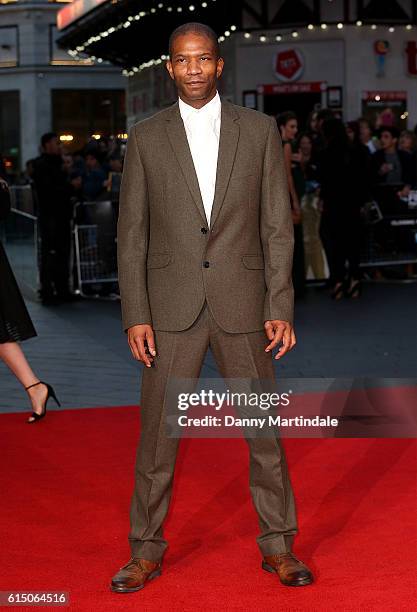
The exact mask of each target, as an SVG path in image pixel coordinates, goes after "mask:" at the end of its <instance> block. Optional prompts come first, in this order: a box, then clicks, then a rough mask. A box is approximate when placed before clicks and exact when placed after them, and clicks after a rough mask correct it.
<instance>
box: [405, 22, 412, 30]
mask: <svg viewBox="0 0 417 612" xmlns="http://www.w3.org/2000/svg"><path fill="white" fill-rule="evenodd" d="M405 29H406V30H412V29H413V26H412V25H411V23H409V24H408V25H406V26H405Z"/></svg>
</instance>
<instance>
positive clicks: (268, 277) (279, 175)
mask: <svg viewBox="0 0 417 612" xmlns="http://www.w3.org/2000/svg"><path fill="white" fill-rule="evenodd" d="M260 231H261V240H262V248H263V252H264V260H265V283H266V286H267V292H266V296H265V303H264V321H268V320H273V319H280V320H282V321H288V322H290V323H291V324H292V323H293V318H294V288H293V283H292V263H293V253H294V228H293V223H292V216H291V205H290V198H289V192H288V182H287V176H286V173H285V164H284V153H283V147H282V142H281V136H280V134H279V132H278V127H277V124H276V121H275V119H274V118H271V123H270V127H269V131H268V136H267V143H266V149H265V156H264V163H263V176H262V197H261V219H260Z"/></svg>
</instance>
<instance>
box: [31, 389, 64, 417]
mask: <svg viewBox="0 0 417 612" xmlns="http://www.w3.org/2000/svg"><path fill="white" fill-rule="evenodd" d="M36 385H46V387H47V389H48V395H47V396H46V400H45V404H44V407H43V410H42V412H41V413H40V414H38V413H37V412H32V414H31V415H30V417H29V419H30V418H31V417H33V421H29V419H28V420H27V421H26V423H29V424H31V423H36V421H40V420H41V419H43V417H44V416H45V414H46V404H47V403H48V400H49V398H50V397H53V398H54V400H55V401H56V403H57V404H58V406H61V404H60V403H59V400H58V398H57V396H56V395H55V391H54V389H53V387H51V385H49V384H48V383H46V382H44V381H43V380H40V381H39V382H37V383H33V385H29V386H28V387H25V390H26V391H27V390H28V389H30V388H31V387H36Z"/></svg>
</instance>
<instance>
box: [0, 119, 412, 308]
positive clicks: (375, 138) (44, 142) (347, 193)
mask: <svg viewBox="0 0 417 612" xmlns="http://www.w3.org/2000/svg"><path fill="white" fill-rule="evenodd" d="M276 119H277V123H278V127H279V130H280V133H281V136H282V143H283V151H284V156H285V166H286V171H287V178H288V186H289V191H290V197H291V206H292V215H293V224H294V235H295V248H294V265H293V282H294V288H295V295H296V297H301V296H302V295H303V294H304V292H305V284H306V278H307V276H309V277H310V278H311V277H313V278H316V279H324V278H326V276H328V279H327V283H326V285H327V286H328V287H329V288H330V295H331V296H332V297H333V298H334V299H340V298H341V297H343V296H347V297H352V298H357V297H359V296H360V295H361V291H362V285H361V270H360V255H361V242H362V240H363V229H364V215H365V213H366V208H367V205H368V204H369V203H371V202H372V201H376V202H377V203H378V205H379V207H380V208H381V210H382V211H383V213H386V214H392V213H395V212H401V210H405V209H406V206H405V205H404V202H405V201H406V200H407V196H408V193H409V192H410V190H415V189H417V157H416V156H417V146H416V142H417V139H416V130H415V131H414V132H412V131H410V130H404V131H402V132H400V131H399V130H398V129H397V128H396V127H395V126H394V125H392V122H391V124H390V125H380V127H379V128H378V129H375V127H374V126H372V125H371V123H370V122H369V121H368V120H367V119H365V118H360V119H358V120H357V121H349V122H347V123H343V122H342V120H341V119H340V118H338V117H337V116H335V115H334V113H333V112H332V111H331V110H330V109H321V110H318V111H314V112H312V113H311V114H310V116H309V118H308V121H307V124H306V129H305V130H304V131H299V122H298V118H297V115H296V114H295V113H294V112H291V111H288V112H284V113H281V114H279V115H278V116H277V118H276ZM40 149H41V153H40V155H39V157H37V158H36V159H31V160H29V161H28V162H27V164H26V171H25V173H24V176H23V182H26V183H29V184H31V185H32V187H33V194H34V201H35V211H36V215H37V217H38V226H39V234H40V245H41V248H40V257H39V268H40V298H41V300H42V303H44V304H54V303H56V302H62V301H70V300H73V299H74V294H73V293H72V292H71V290H70V287H71V282H70V266H69V257H70V251H71V221H72V219H73V218H74V207H75V204H76V203H79V202H91V201H100V200H113V201H117V199H118V192H119V189H120V181H121V176H122V171H123V156H124V149H125V143H124V142H121V141H118V140H110V139H106V138H100V139H99V140H95V139H91V141H89V142H88V143H87V144H86V146H85V147H84V148H83V150H82V151H80V152H78V153H70V152H68V151H66V150H65V148H64V147H63V146H62V143H61V142H60V140H59V138H58V136H57V134H55V133H53V132H49V133H47V134H44V135H43V136H42V138H41V143H40ZM3 170H4V169H3ZM0 172H1V168H0ZM3 174H4V175H5V173H4V172H3ZM4 178H5V176H4ZM21 182H22V181H21ZM382 235H383V232H382ZM414 246H415V245H414ZM326 263H327V268H328V272H327V270H326ZM409 273H411V274H412V273H413V269H411V271H410V270H409Z"/></svg>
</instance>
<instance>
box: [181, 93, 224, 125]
mask: <svg viewBox="0 0 417 612" xmlns="http://www.w3.org/2000/svg"><path fill="white" fill-rule="evenodd" d="M178 103H179V109H180V114H181V117H182V120H183V121H184V123H186V122H187V120H188V119H189V117H190V116H191V115H192V114H193V113H195V114H199V115H201V116H202V117H210V118H212V119H216V118H217V117H220V112H221V100H220V96H219V92H218V91H216V95H215V96H214V98H213V99H212V100H210V102H207V104H205V105H204V106H202V107H201V108H194V107H193V106H190V105H189V104H187V103H186V102H184V101H183V100H181V98H178Z"/></svg>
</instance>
